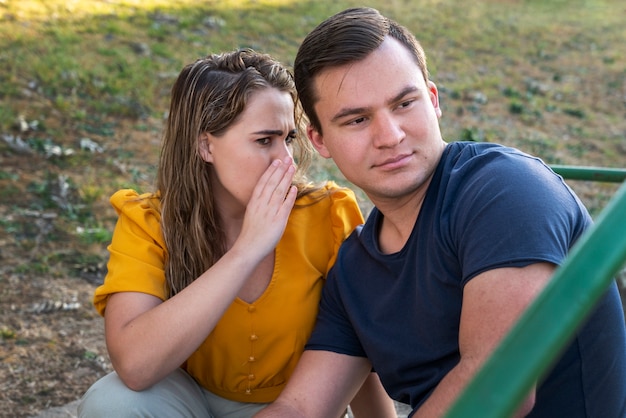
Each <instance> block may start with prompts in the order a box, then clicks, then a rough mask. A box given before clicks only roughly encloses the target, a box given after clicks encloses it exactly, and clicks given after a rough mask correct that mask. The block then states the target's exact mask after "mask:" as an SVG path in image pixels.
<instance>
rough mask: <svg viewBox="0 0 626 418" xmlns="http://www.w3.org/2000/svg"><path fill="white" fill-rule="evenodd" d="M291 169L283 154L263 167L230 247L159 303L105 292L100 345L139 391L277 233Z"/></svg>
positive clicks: (179, 356)
mask: <svg viewBox="0 0 626 418" xmlns="http://www.w3.org/2000/svg"><path fill="white" fill-rule="evenodd" d="M293 172H294V168H293V165H292V164H291V162H289V163H288V162H287V161H284V162H274V163H273V164H272V165H271V166H270V167H269V168H268V170H267V171H266V172H265V173H264V175H263V176H262V177H261V179H260V180H259V183H258V184H257V186H256V188H255V190H254V192H253V195H252V198H251V200H250V202H249V203H248V207H247V209H246V213H245V217H244V220H243V225H242V227H241V232H240V234H239V237H238V238H237V240H236V241H235V243H234V245H233V247H232V248H231V249H230V250H229V251H228V252H227V253H226V254H224V256H223V257H222V258H221V259H220V260H218V262H217V263H215V264H214V265H213V266H212V267H211V268H209V269H208V270H207V271H206V272H204V273H203V274H202V275H201V276H200V277H198V278H197V279H196V280H195V281H194V282H193V283H192V284H190V285H189V286H188V287H187V288H185V289H183V290H182V291H181V292H179V293H178V294H176V295H175V296H174V297H172V298H170V299H168V300H166V301H165V302H162V301H161V300H160V299H159V298H157V297H155V296H151V295H148V294H143V293H136V292H120V293H114V294H112V295H111V296H110V297H109V300H108V303H107V307H106V310H105V314H104V315H105V334H106V340H107V348H108V351H109V356H110V358H111V362H112V364H113V367H114V368H115V370H116V372H117V373H118V375H119V376H120V378H121V379H122V381H123V382H124V383H125V384H126V385H127V386H128V387H130V388H131V389H134V390H142V389H145V388H147V387H149V386H151V385H153V384H154V383H156V382H157V381H159V380H160V379H162V378H163V377H165V376H166V375H168V374H169V373H171V372H172V371H173V370H174V369H176V368H177V367H179V366H180V365H181V364H182V363H183V362H184V361H185V360H186V359H187V358H188V357H189V356H190V355H191V354H192V353H193V351H194V350H196V349H197V348H198V346H199V345H200V344H201V343H202V341H204V339H205V338H206V337H207V335H209V333H210V332H211V331H212V330H213V328H214V327H215V325H216V324H217V322H218V321H219V320H220V318H221V317H222V315H223V313H224V312H225V310H226V309H227V308H228V306H229V305H230V304H231V303H232V301H233V300H234V299H235V297H236V296H237V294H238V293H239V291H240V290H241V288H242V287H243V286H244V284H245V283H246V281H247V280H248V278H249V277H250V276H251V274H252V273H253V272H254V270H255V269H256V268H257V266H258V265H259V263H260V262H261V261H262V260H263V259H264V258H265V257H267V256H268V255H269V254H270V253H271V252H272V251H273V250H274V248H275V246H276V244H277V243H278V241H279V239H280V237H281V236H282V233H283V231H284V229H285V226H286V224H287V220H288V218H289V213H290V211H291V209H292V207H293V204H294V202H295V199H296V190H295V187H291V180H292V177H293ZM129 280H132V278H129Z"/></svg>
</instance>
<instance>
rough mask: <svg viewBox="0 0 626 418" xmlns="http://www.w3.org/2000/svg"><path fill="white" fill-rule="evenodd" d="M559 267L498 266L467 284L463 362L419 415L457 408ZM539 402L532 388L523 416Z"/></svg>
mask: <svg viewBox="0 0 626 418" xmlns="http://www.w3.org/2000/svg"><path fill="white" fill-rule="evenodd" d="M554 269H555V266H554V265H553V264H550V263H537V264H531V265H529V266H527V267H523V268H499V269H494V270H490V271H487V272H484V273H482V274H480V275H478V276H476V277H475V278H473V279H472V280H471V281H470V282H469V283H468V284H467V285H466V286H465V288H464V290H463V292H464V293H463V307H462V310H461V323H460V329H459V351H460V355H461V360H460V362H459V364H458V365H457V366H456V367H455V368H453V369H452V370H451V371H450V372H449V373H448V374H447V375H446V376H445V377H444V379H443V380H442V381H441V382H440V383H439V385H437V387H436V388H435V390H434V391H433V393H432V394H431V395H430V397H429V398H428V400H427V401H426V402H425V403H424V404H423V405H422V406H421V407H420V409H419V410H418V411H417V413H416V414H415V415H414V417H415V418H423V417H429V418H432V417H439V416H442V415H443V414H444V413H445V412H446V411H447V410H448V409H449V408H450V407H451V406H452V403H453V402H454V401H455V400H456V398H457V397H458V396H459V395H460V393H461V392H462V390H463V389H464V388H465V386H466V385H467V384H468V383H469V382H470V380H471V379H472V377H474V375H475V374H476V372H477V371H478V370H479V369H480V367H481V366H482V365H483V364H484V363H485V361H486V360H487V359H488V358H489V355H490V354H491V353H492V352H493V350H494V349H495V348H496V347H497V345H498V343H500V341H501V340H502V338H503V337H504V336H505V335H506V334H507V332H508V331H509V330H510V329H511V327H512V326H513V325H514V324H515V322H516V320H517V319H518V318H519V317H520V315H521V314H522V313H523V311H524V309H525V308H526V307H527V306H528V305H529V304H530V303H531V302H532V301H533V300H534V298H535V297H536V296H537V295H538V294H539V293H540V292H541V290H543V288H544V286H545V285H546V283H547V282H548V281H549V280H550V277H551V276H552V274H553V272H554ZM534 400H535V394H534V390H533V391H532V393H530V394H529V396H528V397H527V398H526V400H525V401H524V403H523V405H521V406H520V408H519V410H518V415H519V416H525V415H527V414H528V413H529V412H530V410H531V409H532V408H533V406H534Z"/></svg>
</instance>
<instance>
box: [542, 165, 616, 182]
mask: <svg viewBox="0 0 626 418" xmlns="http://www.w3.org/2000/svg"><path fill="white" fill-rule="evenodd" d="M550 167H551V168H552V170H554V171H555V172H556V173H558V174H560V175H561V176H563V177H564V178H566V179H570V180H591V181H606V182H613V183H621V182H622V181H624V180H626V169H621V168H603V167H579V166H571V165H551V166H550Z"/></svg>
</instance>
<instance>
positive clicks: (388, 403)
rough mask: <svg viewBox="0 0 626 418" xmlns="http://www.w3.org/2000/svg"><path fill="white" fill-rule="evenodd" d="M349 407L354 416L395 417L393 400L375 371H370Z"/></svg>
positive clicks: (367, 417)
mask: <svg viewBox="0 0 626 418" xmlns="http://www.w3.org/2000/svg"><path fill="white" fill-rule="evenodd" d="M350 409H351V410H352V415H354V417H355V418H391V417H397V413H396V407H395V405H394V403H393V400H392V399H391V398H390V397H389V395H387V392H386V391H385V389H384V388H383V385H382V384H381V383H380V378H379V377H378V374H376V373H370V374H369V376H367V379H365V382H363V385H362V386H361V389H359V393H357V394H356V396H355V397H354V399H352V402H350Z"/></svg>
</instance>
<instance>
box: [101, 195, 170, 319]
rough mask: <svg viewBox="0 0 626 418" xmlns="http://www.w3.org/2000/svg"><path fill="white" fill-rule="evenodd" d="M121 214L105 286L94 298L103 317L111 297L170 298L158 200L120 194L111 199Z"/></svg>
mask: <svg viewBox="0 0 626 418" xmlns="http://www.w3.org/2000/svg"><path fill="white" fill-rule="evenodd" d="M110 201H111V205H112V206H113V208H114V209H115V211H116V212H117V213H118V220H117V224H116V226H115V230H114V233H113V239H112V242H111V244H110V245H109V247H108V250H109V262H108V264H107V269H108V272H107V275H106V277H105V279H104V284H102V285H101V286H99V287H98V288H97V289H96V291H95V294H94V301H93V302H94V306H95V308H96V310H97V311H98V312H99V313H100V314H101V315H104V310H105V308H106V303H107V300H108V297H109V295H111V294H113V293H117V292H141V293H147V294H150V295H153V296H156V297H158V298H160V299H162V300H165V298H166V297H167V286H166V282H165V272H164V260H165V256H166V250H165V243H164V241H163V236H162V233H161V226H160V220H161V215H160V210H159V200H158V198H157V197H154V196H153V195H152V194H143V195H139V194H138V193H137V192H135V191H134V190H129V189H125V190H119V191H118V192H116V193H115V194H114V195H113V196H112V197H111V199H110Z"/></svg>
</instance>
